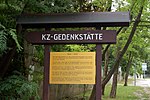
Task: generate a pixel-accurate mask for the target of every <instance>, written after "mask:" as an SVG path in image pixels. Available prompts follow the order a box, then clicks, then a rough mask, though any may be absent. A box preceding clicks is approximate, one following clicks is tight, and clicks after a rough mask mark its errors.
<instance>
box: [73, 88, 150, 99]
mask: <svg viewBox="0 0 150 100" xmlns="http://www.w3.org/2000/svg"><path fill="white" fill-rule="evenodd" d="M110 90H111V85H107V86H106V89H105V95H104V96H103V97H102V100H140V98H139V96H137V95H138V92H140V93H144V92H143V88H142V87H138V86H123V85H118V86H117V96H116V98H109V93H110ZM90 94H91V91H87V92H86V94H85V95H84V98H85V99H84V100H88V98H89V96H90ZM145 96H147V95H146V94H145ZM76 97H78V98H83V94H80V95H77V96H76ZM144 100H148V99H144Z"/></svg>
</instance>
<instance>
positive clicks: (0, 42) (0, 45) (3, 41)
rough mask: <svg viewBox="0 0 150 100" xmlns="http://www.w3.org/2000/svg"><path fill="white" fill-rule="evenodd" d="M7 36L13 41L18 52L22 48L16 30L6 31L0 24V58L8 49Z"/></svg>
mask: <svg viewBox="0 0 150 100" xmlns="http://www.w3.org/2000/svg"><path fill="white" fill-rule="evenodd" d="M9 36H10V37H11V38H12V39H13V40H14V41H15V43H16V45H17V47H18V50H19V51H20V50H21V49H22V47H21V46H20V44H19V42H18V38H17V35H16V30H15V29H12V28H9V29H6V27H5V26H3V25H2V24H1V23H0V56H1V55H2V54H3V53H4V52H5V51H6V50H7V49H8V48H9V47H8V46H7V41H8V40H9V39H8V37H9Z"/></svg>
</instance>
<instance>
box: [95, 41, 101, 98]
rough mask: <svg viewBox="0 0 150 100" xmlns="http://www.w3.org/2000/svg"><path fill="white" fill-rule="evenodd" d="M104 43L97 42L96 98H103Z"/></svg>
mask: <svg viewBox="0 0 150 100" xmlns="http://www.w3.org/2000/svg"><path fill="white" fill-rule="evenodd" d="M101 50H102V45H101V44H96V100H102V93H101V92H102V91H101V89H102V85H101V65H102V51H101Z"/></svg>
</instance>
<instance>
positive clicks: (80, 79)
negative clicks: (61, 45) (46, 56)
mask: <svg viewBox="0 0 150 100" xmlns="http://www.w3.org/2000/svg"><path fill="white" fill-rule="evenodd" d="M49 82H50V84H95V52H50V80H49Z"/></svg>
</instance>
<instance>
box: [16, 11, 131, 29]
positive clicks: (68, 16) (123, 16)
mask: <svg viewBox="0 0 150 100" xmlns="http://www.w3.org/2000/svg"><path fill="white" fill-rule="evenodd" d="M129 22H130V14H129V12H82V13H55V14H22V15H19V16H18V17H17V21H16V23H17V24H20V25H22V27H23V28H45V27H50V28H65V27H119V26H129Z"/></svg>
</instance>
